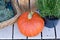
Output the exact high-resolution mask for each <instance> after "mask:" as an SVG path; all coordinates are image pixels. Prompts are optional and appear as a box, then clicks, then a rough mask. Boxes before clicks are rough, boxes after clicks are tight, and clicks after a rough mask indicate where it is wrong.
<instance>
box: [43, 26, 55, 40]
mask: <svg viewBox="0 0 60 40" xmlns="http://www.w3.org/2000/svg"><path fill="white" fill-rule="evenodd" d="M42 38H43V39H55V32H54V28H47V27H44V30H43V32H42Z"/></svg>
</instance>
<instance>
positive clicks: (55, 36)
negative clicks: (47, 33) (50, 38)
mask: <svg viewBox="0 0 60 40" xmlns="http://www.w3.org/2000/svg"><path fill="white" fill-rule="evenodd" d="M53 26H54V31H55V39H57V34H56V26H55V25H54V23H53Z"/></svg>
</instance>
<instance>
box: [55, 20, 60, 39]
mask: <svg viewBox="0 0 60 40" xmlns="http://www.w3.org/2000/svg"><path fill="white" fill-rule="evenodd" d="M54 26H55V28H56V37H57V39H60V20H55V22H54Z"/></svg>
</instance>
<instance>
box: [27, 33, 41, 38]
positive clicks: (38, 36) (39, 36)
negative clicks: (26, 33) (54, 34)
mask: <svg viewBox="0 0 60 40" xmlns="http://www.w3.org/2000/svg"><path fill="white" fill-rule="evenodd" d="M28 39H41V33H39V34H38V35H37V36H34V37H28Z"/></svg>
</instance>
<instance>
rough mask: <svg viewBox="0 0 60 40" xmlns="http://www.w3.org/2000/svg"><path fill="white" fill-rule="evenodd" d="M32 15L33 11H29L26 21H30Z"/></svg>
mask: <svg viewBox="0 0 60 40" xmlns="http://www.w3.org/2000/svg"><path fill="white" fill-rule="evenodd" d="M33 14H34V12H33V11H31V12H30V13H29V14H28V19H31V18H32V16H33Z"/></svg>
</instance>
